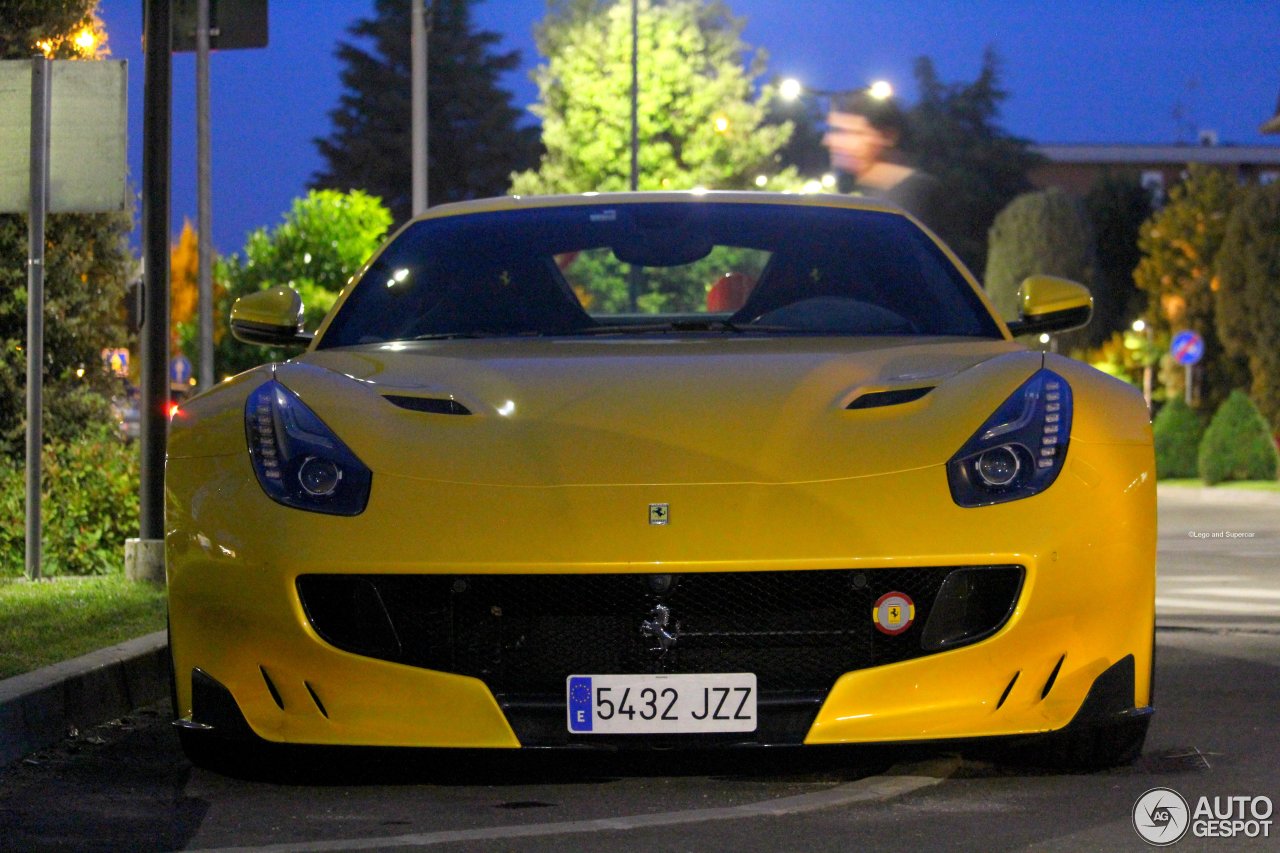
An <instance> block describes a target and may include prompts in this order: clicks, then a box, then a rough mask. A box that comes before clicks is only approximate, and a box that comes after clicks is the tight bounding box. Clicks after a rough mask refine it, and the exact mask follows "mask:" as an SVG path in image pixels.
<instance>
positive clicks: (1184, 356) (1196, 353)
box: [1169, 329, 1204, 406]
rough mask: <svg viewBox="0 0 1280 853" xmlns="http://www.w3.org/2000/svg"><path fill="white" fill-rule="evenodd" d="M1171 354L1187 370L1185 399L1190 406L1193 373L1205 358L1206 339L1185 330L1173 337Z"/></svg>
mask: <svg viewBox="0 0 1280 853" xmlns="http://www.w3.org/2000/svg"><path fill="white" fill-rule="evenodd" d="M1169 353H1170V354H1171V355H1172V356H1173V360H1174V361H1176V362H1177V363H1178V364H1181V365H1182V366H1183V368H1184V369H1185V370H1186V388H1185V395H1186V396H1185V399H1186V401H1187V405H1188V406H1190V405H1191V403H1192V393H1191V380H1192V371H1193V370H1194V369H1195V366H1196V365H1197V364H1198V363H1199V362H1200V359H1202V358H1204V338H1202V337H1200V334H1199V333H1198V332H1194V331H1192V330H1191V329H1184V330H1183V331H1181V332H1178V334H1176V335H1174V336H1173V341H1172V342H1170V344H1169Z"/></svg>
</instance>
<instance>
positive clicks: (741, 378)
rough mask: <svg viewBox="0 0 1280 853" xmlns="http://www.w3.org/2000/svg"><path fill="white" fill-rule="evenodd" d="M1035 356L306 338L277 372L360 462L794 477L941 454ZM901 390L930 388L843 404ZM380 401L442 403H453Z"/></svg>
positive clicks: (519, 477) (902, 464)
mask: <svg viewBox="0 0 1280 853" xmlns="http://www.w3.org/2000/svg"><path fill="white" fill-rule="evenodd" d="M1040 365H1041V355H1040V354H1039V353H1032V352H1028V351H1026V350H1023V349H1021V348H1020V347H1018V346H1017V345H1015V344H1012V343H1010V342H1005V341H990V340H984V341H974V340H968V339H965V340H961V339H930V340H928V341H921V340H920V339H919V338H912V339H878V340H872V341H869V340H866V339H863V340H849V339H829V338H824V339H795V338H791V339H769V338H755V337H708V338H696V339H671V340H666V339H652V338H645V339H621V340H620V339H616V338H608V339H603V338H602V339H591V340H586V341H583V340H580V339H578V340H558V339H538V340H528V341H512V340H509V339H508V340H502V341H490V340H454V341H433V342H420V343H412V344H381V345H375V346H368V347H358V348H344V349H333V350H320V351H315V352H311V353H308V354H306V355H305V356H303V357H301V358H300V359H297V360H295V361H292V362H289V363H286V364H283V365H279V366H278V368H277V369H276V377H277V379H279V380H280V381H281V382H283V383H284V384H285V385H286V386H287V387H289V388H291V389H292V390H293V391H294V392H295V393H297V394H298V395H299V396H300V397H301V398H302V400H303V401H304V402H305V403H306V404H307V405H308V406H310V407H311V408H312V409H313V410H314V411H315V412H316V413H317V414H318V415H319V416H320V417H321V418H322V419H323V420H324V421H325V422H326V423H327V424H328V425H329V426H330V427H331V428H332V429H333V430H334V431H335V432H336V433H337V434H338V436H340V437H341V438H342V440H343V441H344V442H346V443H347V445H348V446H349V447H350V448H351V449H352V450H353V451H354V452H355V453H356V454H357V455H358V456H360V457H361V459H363V460H364V462H365V464H367V465H368V466H369V467H370V468H371V469H372V470H373V471H374V472H375V473H379V472H380V473H385V474H390V475H395V476H402V477H410V478H419V479H429V480H438V481H447V482H455V483H472V484H492V485H506V486H580V485H606V484H608V485H624V484H636V485H638V484H662V483H681V484H717V483H731V482H735V483H742V482H755V483H784V482H785V483H797V482H805V481H822V480H831V479H837V478H848V477H861V476H870V475H875V474H884V473H890V472H893V471H901V470H908V469H913V468H919V467H924V466H930V465H942V464H944V463H945V462H946V460H947V459H948V458H949V457H950V456H951V455H952V454H953V453H954V452H955V450H956V449H958V448H959V447H960V446H961V444H963V443H964V441H965V440H966V439H968V438H969V436H971V435H972V434H973V432H974V431H975V430H976V429H977V428H978V427H979V426H980V425H981V424H982V423H983V422H984V421H985V420H986V419H987V418H988V417H989V416H990V415H991V413H992V411H994V409H995V408H996V406H997V405H999V403H1000V402H1001V401H1003V400H1004V399H1005V398H1006V397H1007V396H1008V395H1009V394H1010V393H1012V392H1013V390H1014V389H1016V388H1017V386H1018V385H1019V384H1020V383H1021V382H1023V381H1025V380H1026V378H1027V377H1029V376H1030V375H1031V374H1032V373H1034V372H1035V370H1036V369H1038V368H1039V367H1040ZM910 388H931V389H932V390H930V391H929V392H928V393H927V394H925V395H924V396H923V397H921V398H919V399H917V400H915V401H912V402H907V403H899V404H895V405H881V406H874V407H869V408H857V409H852V410H851V409H849V408H848V405H849V404H850V403H851V402H852V401H854V400H857V399H859V398H861V397H863V396H864V395H867V394H872V393H876V392H882V391H886V390H895V389H910ZM389 397H400V398H405V397H408V398H416V399H419V400H421V399H427V400H436V401H447V400H452V401H454V402H455V403H456V404H458V405H459V406H460V407H464V408H465V411H466V412H468V413H469V414H448V413H436V412H424V411H419V410H416V409H413V408H405V407H404V402H405V401H404V400H403V399H401V400H400V401H399V404H397V403H396V402H392V401H390V400H389V399H388V398H389ZM872 399H876V400H883V399H884V398H883V397H881V398H872ZM428 405H436V406H440V405H441V404H428ZM454 410H455V411H458V412H461V411H463V409H461V408H458V407H456V406H455V407H454Z"/></svg>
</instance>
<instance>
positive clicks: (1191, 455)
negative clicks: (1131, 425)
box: [1151, 397, 1204, 480]
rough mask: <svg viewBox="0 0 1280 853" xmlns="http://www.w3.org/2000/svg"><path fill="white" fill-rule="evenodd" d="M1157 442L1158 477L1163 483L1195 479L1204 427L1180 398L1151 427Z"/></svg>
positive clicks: (1161, 412) (1167, 407) (1174, 399)
mask: <svg viewBox="0 0 1280 853" xmlns="http://www.w3.org/2000/svg"><path fill="white" fill-rule="evenodd" d="M1151 432H1152V435H1153V437H1154V440H1155V450H1156V476H1157V477H1158V478H1160V479H1161V480H1166V479H1170V478H1174V477H1195V476H1197V474H1198V473H1199V468H1198V464H1199V463H1198V461H1197V460H1198V455H1197V454H1198V453H1199V448H1200V438H1201V436H1202V435H1203V434H1204V424H1203V423H1202V422H1201V421H1200V416H1199V415H1197V414H1196V413H1195V412H1194V411H1192V410H1191V407H1190V406H1188V405H1187V403H1186V401H1185V400H1183V399H1182V398H1181V397H1174V398H1173V399H1172V400H1170V401H1169V402H1168V403H1166V404H1165V405H1164V408H1162V409H1161V410H1160V413H1159V414H1157V415H1156V418H1155V421H1154V422H1153V423H1152V425H1151Z"/></svg>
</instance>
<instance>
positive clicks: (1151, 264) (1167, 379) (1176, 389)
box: [1133, 163, 1248, 411]
mask: <svg viewBox="0 0 1280 853" xmlns="http://www.w3.org/2000/svg"><path fill="white" fill-rule="evenodd" d="M1239 192H1240V191H1239V189H1238V188H1237V187H1236V184H1235V181H1234V180H1233V179H1232V177H1231V176H1230V175H1228V174H1227V173H1226V172H1224V171H1223V170H1221V169H1214V168H1210V167H1207V166H1202V165H1199V164H1195V163H1193V164H1191V165H1190V166H1189V167H1188V173H1187V179H1186V180H1185V181H1183V182H1182V183H1180V184H1178V185H1177V186H1175V187H1173V189H1172V190H1170V192H1169V200H1168V203H1167V204H1165V206H1164V207H1163V208H1161V209H1160V210H1158V211H1156V212H1155V213H1154V214H1152V215H1151V217H1150V218H1149V219H1148V220H1147V221H1146V222H1145V223H1143V225H1142V228H1141V231H1140V232H1139V236H1138V249H1139V250H1140V251H1141V252H1142V259H1141V260H1140V261H1139V263H1138V266H1137V269H1135V270H1134V273H1133V280H1134V283H1135V284H1136V285H1137V286H1138V289H1139V290H1141V291H1142V292H1143V293H1144V294H1146V297H1147V311H1146V316H1147V320H1148V322H1150V323H1154V324H1155V328H1156V330H1157V331H1158V332H1163V333H1176V332H1178V331H1181V330H1183V329H1194V330H1195V331H1197V332H1199V333H1200V335H1201V336H1202V337H1203V338H1204V344H1205V351H1204V358H1203V359H1202V360H1201V363H1200V367H1199V368H1198V369H1199V370H1201V371H1202V373H1203V379H1202V381H1201V383H1200V389H1201V393H1200V400H1199V406H1198V408H1199V409H1200V410H1201V411H1211V410H1213V409H1214V408H1216V407H1217V406H1218V405H1219V404H1220V403H1221V402H1222V400H1223V399H1224V398H1225V397H1226V396H1227V393H1228V392H1229V391H1230V389H1232V388H1239V387H1241V386H1243V385H1246V384H1248V369H1247V367H1246V365H1245V363H1244V360H1243V359H1241V358H1238V357H1232V356H1230V355H1228V354H1227V353H1226V352H1224V351H1223V347H1222V343H1221V342H1220V341H1219V340H1218V333H1217V326H1216V323H1215V321H1214V316H1215V299H1214V294H1213V278H1214V264H1215V260H1216V258H1217V256H1218V249H1219V247H1220V246H1221V245H1222V240H1223V237H1224V236H1226V229H1227V218H1228V216H1229V215H1230V213H1231V210H1232V208H1234V207H1235V205H1236V203H1237V201H1238V199H1239ZM1170 361H1171V360H1170ZM1183 374H1184V371H1183V370H1182V368H1181V367H1178V366H1176V365H1169V366H1168V368H1167V369H1166V370H1163V371H1162V372H1161V379H1162V381H1163V382H1164V384H1165V390H1166V393H1167V394H1168V396H1169V397H1170V398H1173V397H1176V396H1179V395H1181V394H1182V393H1183Z"/></svg>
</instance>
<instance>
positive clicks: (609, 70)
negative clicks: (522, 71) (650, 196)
mask: <svg viewBox="0 0 1280 853" xmlns="http://www.w3.org/2000/svg"><path fill="white" fill-rule="evenodd" d="M742 27H743V23H742V21H740V20H738V19H735V18H733V17H731V16H730V15H729V13H728V10H727V9H726V8H725V6H724V4H722V3H706V2H702V0H669V2H663V3H658V2H651V0H640V4H639V26H638V32H639V51H638V57H639V59H638V76H639V97H638V110H637V112H638V118H639V133H638V136H639V187H640V189H642V190H655V189H692V188H694V187H698V186H702V187H705V188H707V189H745V188H748V187H750V186H754V181H755V179H756V177H757V176H758V175H760V174H767V175H770V176H773V177H774V178H775V180H777V179H779V178H778V173H779V168H778V165H779V159H778V151H779V149H781V148H782V146H783V145H785V144H786V142H787V139H788V137H789V136H790V134H791V130H792V127H791V124H790V122H784V123H782V124H769V123H768V116H767V104H768V103H769V101H770V99H771V98H772V93H771V91H769V90H768V87H766V88H765V90H764V91H762V92H761V93H760V94H759V95H754V96H753V93H752V88H753V84H754V82H755V80H756V78H757V77H758V76H759V75H760V74H761V72H762V71H763V66H764V54H763V52H760V51H756V52H754V53H750V54H749V56H750V59H749V61H748V62H747V64H746V66H745V67H744V65H743V56H744V54H748V53H749V51H748V48H747V46H746V45H745V44H744V43H743V42H742V39H741V33H742ZM537 36H538V50H539V52H540V53H541V54H542V55H543V56H544V57H545V58H546V62H545V63H544V64H543V65H541V66H540V67H539V68H538V69H537V71H536V72H535V73H534V79H535V80H536V81H537V83H538V92H539V103H538V104H537V106H535V107H533V112H534V113H535V114H537V115H538V116H539V117H540V118H541V119H542V138H543V143H544V144H545V146H546V153H545V154H544V155H543V157H542V161H541V163H540V164H539V166H538V168H537V169H536V170H529V171H526V172H523V173H520V174H517V175H515V176H513V179H512V190H513V192H516V193H520V194H525V193H552V192H584V191H590V190H596V191H604V190H624V189H627V188H628V186H629V182H630V171H631V107H630V103H631V4H630V3H629V2H616V0H573V2H562V3H553V4H552V9H551V13H550V14H549V16H548V17H547V19H546V20H545V21H544V22H543V24H542V26H541V27H540V28H539V30H538V34H537ZM783 179H784V180H785V178H783Z"/></svg>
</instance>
